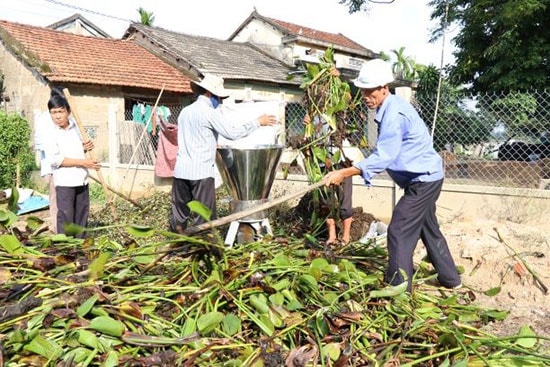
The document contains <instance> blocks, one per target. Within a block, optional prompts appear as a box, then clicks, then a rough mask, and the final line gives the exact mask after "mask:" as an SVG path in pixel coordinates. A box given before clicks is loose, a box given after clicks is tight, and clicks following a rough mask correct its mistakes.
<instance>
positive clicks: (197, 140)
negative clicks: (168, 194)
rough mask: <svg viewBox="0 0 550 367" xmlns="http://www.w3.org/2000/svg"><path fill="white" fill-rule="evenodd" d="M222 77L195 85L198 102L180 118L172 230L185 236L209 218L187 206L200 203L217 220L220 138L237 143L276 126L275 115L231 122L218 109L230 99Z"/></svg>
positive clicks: (189, 107) (207, 79) (191, 105)
mask: <svg viewBox="0 0 550 367" xmlns="http://www.w3.org/2000/svg"><path fill="white" fill-rule="evenodd" d="M223 83H224V81H223V79H222V78H220V77H219V76H216V75H213V74H205V75H204V77H203V79H202V80H201V81H200V82H193V84H192V87H193V91H194V93H195V94H196V95H197V96H198V97H197V100H196V101H195V102H193V103H192V104H190V105H189V106H187V107H185V108H184V109H183V110H182V111H181V112H180V114H179V116H178V154H177V157H176V165H175V167H174V180H173V182H172V210H171V214H170V230H171V231H172V232H176V233H183V232H184V231H185V229H186V228H187V227H188V225H198V224H201V223H204V222H205V219H204V218H202V217H200V216H198V215H196V214H194V213H192V212H191V211H190V209H189V207H188V206H187V204H188V203H189V202H191V201H194V200H196V201H200V202H201V203H203V204H204V205H205V206H206V207H208V208H209V209H210V211H211V216H210V219H211V220H212V219H216V217H217V214H216V187H215V180H214V177H215V170H216V166H215V164H216V146H217V141H218V136H219V135H221V136H223V137H224V138H226V139H229V140H235V139H240V138H243V137H245V136H247V135H249V134H250V133H252V132H253V131H254V130H256V129H257V128H259V127H260V126H270V125H274V124H275V123H276V122H277V120H276V117H275V116H274V115H265V114H264V115H261V116H259V117H258V118H256V119H254V120H252V121H248V122H246V123H244V124H237V123H235V122H233V121H229V120H228V119H227V117H225V116H224V115H223V113H222V112H221V110H220V109H219V108H218V106H219V104H220V102H221V100H222V99H224V98H226V97H228V96H229V93H228V91H227V90H226V89H225V88H224V85H223Z"/></svg>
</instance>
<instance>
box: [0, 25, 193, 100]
mask: <svg viewBox="0 0 550 367" xmlns="http://www.w3.org/2000/svg"><path fill="white" fill-rule="evenodd" d="M6 32H7V33H8V34H7V35H6ZM0 37H1V38H3V41H4V43H5V44H8V43H11V46H12V47H14V46H15V47H18V46H21V47H22V50H21V49H19V50H18V51H17V53H18V54H19V56H20V57H24V58H26V59H27V62H28V63H29V64H30V65H31V66H32V67H34V68H36V69H37V70H38V72H39V73H40V74H41V75H43V76H44V77H46V78H47V79H48V80H50V81H52V82H61V83H63V82H71V83H87V84H98V85H111V86H127V87H136V88H150V89H161V88H162V86H163V84H164V89H165V90H167V91H172V92H180V93H191V87H190V79H189V78H188V77H186V76H185V75H183V74H182V73H181V72H180V71H179V70H178V69H176V68H174V67H173V66H171V65H169V64H167V63H165V62H163V61H162V60H161V59H159V58H158V57H156V56H155V55H153V54H151V53H150V52H148V51H147V50H145V49H144V48H142V47H141V46H139V45H138V44H136V43H134V42H130V41H126V40H117V39H105V38H95V37H87V36H80V35H74V34H70V33H66V32H60V31H55V30H51V29H47V28H40V27H33V26H29V25H23V24H18V23H12V22H7V21H2V20H0ZM14 40H15V41H14ZM40 64H41V65H40Z"/></svg>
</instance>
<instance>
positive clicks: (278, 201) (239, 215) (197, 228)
mask: <svg viewBox="0 0 550 367" xmlns="http://www.w3.org/2000/svg"><path fill="white" fill-rule="evenodd" d="M323 185H325V181H324V180H321V181H318V182H315V183H313V184H311V185H308V186H306V187H304V188H302V189H300V190H298V191H295V192H292V193H290V194H288V195H284V196H281V197H279V198H277V199H274V200H270V201H268V202H266V203H263V204H260V205H258V206H257V207H255V208H251V209H246V210H242V211H239V212H236V213H233V214H230V215H227V216H225V217H223V218H219V219H215V220H212V221H210V222H206V223H203V224H199V225H197V226H194V227H189V228H187V229H186V230H185V231H184V232H183V234H186V235H191V234H195V233H198V232H202V231H204V230H207V229H212V228H215V227H219V226H222V225H224V224H227V223H230V222H233V221H236V220H239V219H241V218H244V217H248V216H249V215H252V214H255V213H258V212H261V211H262V210H266V209H269V208H272V207H274V206H276V205H279V204H282V203H284V202H285V201H288V200H290V199H294V198H297V197H300V196H303V195H305V194H306V193H308V192H310V191H312V190H315V189H317V188H319V187H321V186H323Z"/></svg>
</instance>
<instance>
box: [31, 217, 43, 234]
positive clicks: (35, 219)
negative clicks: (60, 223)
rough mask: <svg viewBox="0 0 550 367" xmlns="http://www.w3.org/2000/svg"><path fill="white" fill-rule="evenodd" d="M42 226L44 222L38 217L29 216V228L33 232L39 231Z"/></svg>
mask: <svg viewBox="0 0 550 367" xmlns="http://www.w3.org/2000/svg"><path fill="white" fill-rule="evenodd" d="M42 224H44V221H43V220H42V219H41V218H38V217H37V216H34V215H29V216H28V217H27V227H29V228H30V229H31V230H33V231H34V230H36V229H38V227H40V226H41V225H42Z"/></svg>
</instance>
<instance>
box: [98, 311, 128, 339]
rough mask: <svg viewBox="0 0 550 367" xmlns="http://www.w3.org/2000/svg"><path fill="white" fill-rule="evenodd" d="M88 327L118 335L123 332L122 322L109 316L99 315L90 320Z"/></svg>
mask: <svg viewBox="0 0 550 367" xmlns="http://www.w3.org/2000/svg"><path fill="white" fill-rule="evenodd" d="M90 328H91V329H94V330H96V331H99V332H100V333H103V334H106V335H110V336H116V337H120V336H121V335H122V333H124V329H125V327H124V324H123V323H122V322H120V321H118V320H115V319H113V318H112V317H109V316H99V317H96V318H94V319H93V320H92V322H90Z"/></svg>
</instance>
